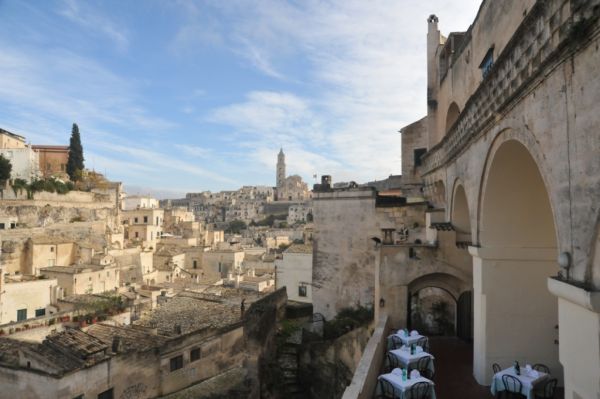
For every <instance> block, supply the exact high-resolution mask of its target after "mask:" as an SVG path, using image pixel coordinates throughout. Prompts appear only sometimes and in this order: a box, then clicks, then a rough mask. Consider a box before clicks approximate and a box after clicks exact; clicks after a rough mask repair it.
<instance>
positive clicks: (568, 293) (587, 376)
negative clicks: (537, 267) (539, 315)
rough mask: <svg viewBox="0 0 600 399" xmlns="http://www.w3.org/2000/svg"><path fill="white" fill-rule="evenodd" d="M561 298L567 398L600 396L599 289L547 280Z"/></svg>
mask: <svg viewBox="0 0 600 399" xmlns="http://www.w3.org/2000/svg"><path fill="white" fill-rule="evenodd" d="M548 289H549V290H550V292H551V293H552V294H554V295H556V296H557V297H558V321H559V324H558V325H559V339H560V348H559V356H560V362H561V364H562V365H563V366H564V383H565V398H566V399H582V398H600V378H599V377H598V376H600V292H599V291H587V290H585V289H583V288H581V287H576V286H574V285H572V284H569V283H567V282H564V281H558V280H556V279H548Z"/></svg>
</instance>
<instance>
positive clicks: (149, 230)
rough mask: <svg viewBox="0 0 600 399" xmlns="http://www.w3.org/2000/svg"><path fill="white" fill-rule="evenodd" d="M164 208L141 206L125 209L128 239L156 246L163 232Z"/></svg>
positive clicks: (124, 218)
mask: <svg viewBox="0 0 600 399" xmlns="http://www.w3.org/2000/svg"><path fill="white" fill-rule="evenodd" d="M163 221H164V210H163V209H158V208H139V209H133V210H129V211H123V224H124V225H125V229H126V235H127V237H126V238H127V239H128V240H129V242H130V243H132V244H134V245H135V244H137V243H139V244H141V245H142V246H143V247H153V248H156V243H157V241H158V240H159V239H160V236H161V235H162V232H163Z"/></svg>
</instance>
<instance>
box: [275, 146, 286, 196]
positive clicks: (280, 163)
mask: <svg viewBox="0 0 600 399" xmlns="http://www.w3.org/2000/svg"><path fill="white" fill-rule="evenodd" d="M284 181H285V154H284V153H283V148H282V149H280V150H279V154H277V189H278V190H280V189H281V188H283V182H284Z"/></svg>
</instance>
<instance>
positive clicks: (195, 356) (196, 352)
mask: <svg viewBox="0 0 600 399" xmlns="http://www.w3.org/2000/svg"><path fill="white" fill-rule="evenodd" d="M198 359H200V348H196V349H192V350H191V351H190V362H195V361H196V360H198Z"/></svg>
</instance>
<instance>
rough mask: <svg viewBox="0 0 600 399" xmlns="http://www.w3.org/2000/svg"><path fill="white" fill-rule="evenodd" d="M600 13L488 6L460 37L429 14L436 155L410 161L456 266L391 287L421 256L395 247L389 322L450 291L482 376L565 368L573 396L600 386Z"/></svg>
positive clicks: (432, 151) (384, 263)
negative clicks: (496, 367)
mask: <svg viewBox="0 0 600 399" xmlns="http://www.w3.org/2000/svg"><path fill="white" fill-rule="evenodd" d="M599 21H600V2H598V1H568V0H549V1H541V0H538V1H536V0H528V1H502V2H495V1H483V3H482V4H481V7H480V9H479V12H478V14H477V17H476V19H475V21H474V22H473V23H472V25H471V26H470V27H469V29H468V30H467V31H465V32H454V33H450V34H449V35H448V36H447V37H445V36H442V35H441V34H440V31H439V29H438V23H439V20H438V18H437V17H436V16H435V15H431V16H430V17H429V19H428V21H427V22H428V35H427V72H428V81H427V105H428V112H427V117H426V124H427V129H419V130H421V132H426V137H427V140H426V148H427V152H425V153H424V154H422V155H421V156H420V157H418V163H419V165H416V163H417V162H416V161H417V159H416V158H413V162H414V165H413V166H414V169H413V168H410V169H409V170H411V173H412V174H415V177H419V176H420V179H421V182H422V184H423V189H424V194H425V196H426V198H427V200H428V203H429V205H430V206H431V209H429V210H428V211H427V212H426V226H427V229H426V232H425V233H426V241H425V242H426V243H431V244H433V245H432V248H431V249H429V248H428V249H427V250H426V251H430V252H431V253H432V255H433V257H435V258H437V259H438V260H439V263H440V264H441V265H443V266H445V271H444V270H441V269H440V270H437V271H436V270H431V272H429V273H427V274H426V275H423V276H422V277H420V278H419V279H417V280H412V281H408V286H407V289H408V292H409V295H408V298H407V299H403V298H406V296H405V295H404V294H403V293H402V292H401V291H399V290H397V289H394V290H393V291H392V290H390V288H392V286H393V285H395V284H400V285H404V284H402V283H403V282H407V275H406V273H402V272H400V271H399V268H401V267H405V265H406V261H405V259H406V258H405V257H403V256H401V253H399V252H398V250H397V249H395V248H394V247H393V246H389V245H382V246H381V249H380V251H379V257H380V262H379V273H377V274H378V275H379V282H377V283H376V284H375V286H376V287H379V292H377V293H376V296H375V297H376V298H377V297H380V298H381V299H382V300H383V301H384V302H380V303H381V304H384V306H383V307H380V309H379V313H380V315H381V318H379V319H378V322H380V324H379V325H380V326H384V325H385V323H386V322H388V323H391V324H390V325H391V326H394V327H395V326H403V325H405V324H406V323H410V319H409V316H410V315H407V312H406V309H407V308H406V307H405V306H403V305H404V301H406V300H410V299H411V298H413V296H412V295H410V293H411V291H414V290H415V289H420V290H423V289H428V288H429V287H436V286H438V287H439V286H442V287H444V288H445V289H446V290H447V291H448V292H449V293H450V294H451V295H452V296H454V297H455V299H456V305H457V308H456V309H457V312H459V313H466V312H468V311H469V310H470V309H472V318H471V319H472V324H471V325H470V326H469V324H468V323H466V322H467V321H468V318H467V317H464V318H461V316H458V315H457V319H458V320H459V321H460V320H463V321H464V322H465V323H459V325H458V326H457V332H458V331H459V330H464V329H466V328H469V329H471V331H472V336H473V353H474V357H473V360H474V362H473V373H474V376H475V379H476V380H477V382H479V383H480V384H482V385H489V384H490V381H491V376H492V368H491V365H492V363H499V364H501V365H507V364H511V363H512V362H513V361H515V360H518V361H520V362H522V363H525V362H526V361H527V362H539V363H543V364H546V365H547V366H549V367H550V369H551V371H552V375H553V376H555V377H557V378H558V380H559V386H562V385H564V389H565V398H568V399H578V398H592V397H597V396H598V395H600V382H599V380H598V378H597V377H598V375H599V374H598V373H599V372H600V341H599V340H600V338H599V337H600V322H599V321H600V315H599V313H600V307H599V306H598V300H597V298H598V297H599V294H598V292H599V290H600V283H599V281H600V279H599V278H598V276H600V263H599V259H600V257H599V255H598V254H599V253H600V249H599V248H600V238H599V237H600V234H599V227H598V226H599V224H600V208H599V207H598V206H597V198H598V190H599V187H600V158H599V157H598V156H597V154H598V152H599V150H600V147H599V144H598V132H597V126H598V125H599V124H600V120H599V118H600V116H599V113H598V112H597V109H598V93H600V78H599V75H598V74H597V65H600V52H598V50H597V49H598V43H599V40H600V39H599V38H598V32H599V31H600V22H599ZM421 122H422V120H421V121H419V122H418V123H421ZM405 129H406V128H405ZM403 138H404V137H403ZM419 141H420V142H421V143H425V141H423V140H422V139H421V140H419ZM420 145H422V144H420ZM405 161H406V160H405ZM315 216H316V215H315ZM315 219H316V218H315ZM382 234H385V231H382ZM418 256H419V257H422V256H423V254H418ZM386 257H387V260H386V259H385V258H386ZM386 270H387V271H386ZM384 283H385V284H384ZM386 285H387V287H388V288H386ZM412 285H414V288H411V286H412ZM524 304H526V305H524ZM458 327H460V329H459V328H458ZM378 331H383V330H378ZM380 334H381V333H377V334H374V335H373V338H372V339H373V340H375V341H374V342H373V348H376V347H378V345H379V339H381V335H380ZM381 341H382V342H383V341H384V339H381ZM376 353H378V352H377V351H374V352H370V354H369V355H368V356H367V357H363V360H364V365H365V366H366V368H365V370H368V369H369V368H370V367H371V366H370V365H371V364H372V365H373V366H372V367H379V365H380V362H379V360H375V359H377V354H376ZM369 356H370V358H369ZM369 372H370V371H369ZM366 374H368V373H366ZM366 374H362V375H363V377H364V376H366ZM355 377H356V379H355V381H353V384H352V385H351V386H350V387H349V388H348V390H347V392H346V394H347V395H346V396H345V397H348V398H351V397H366V396H362V395H363V394H359V392H364V393H365V394H366V395H370V393H371V392H372V390H370V389H369V387H373V386H374V385H373V384H374V382H373V379H372V378H366V377H365V378H361V377H360V376H357V375H355ZM359 388H360V389H359Z"/></svg>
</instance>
